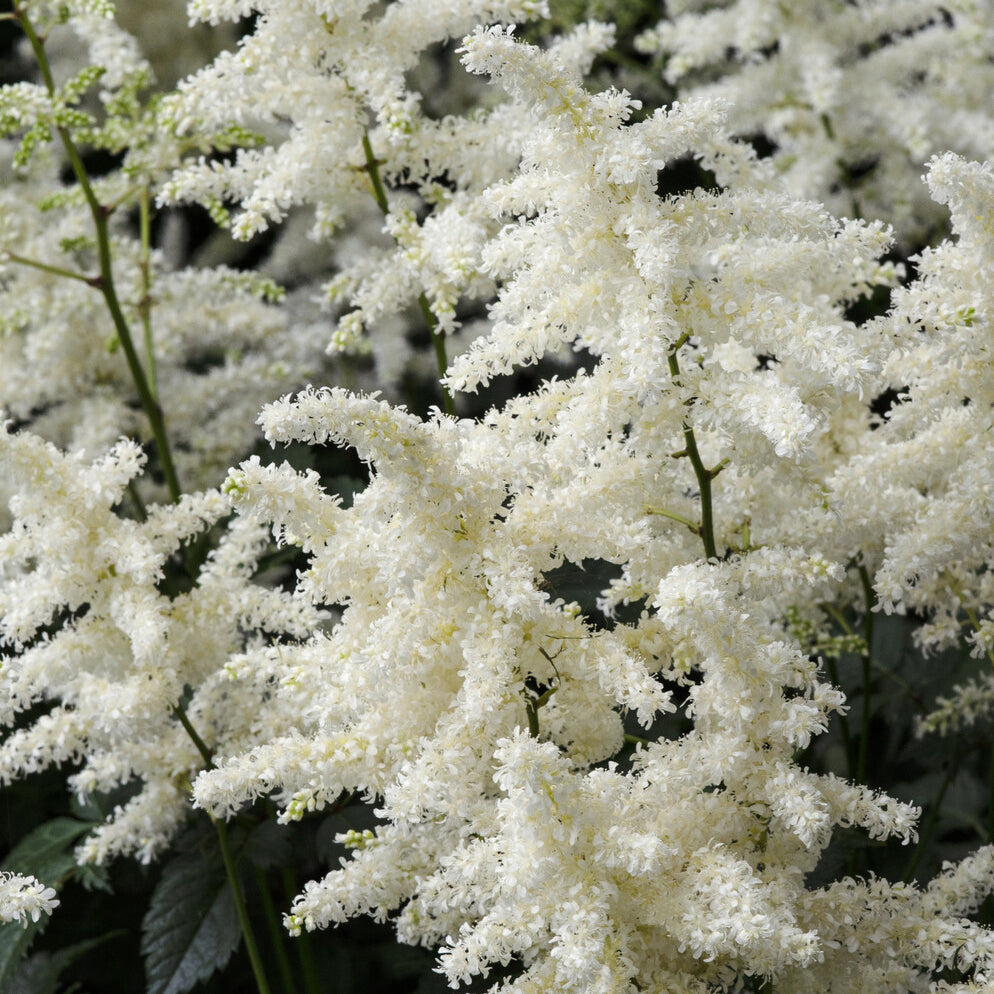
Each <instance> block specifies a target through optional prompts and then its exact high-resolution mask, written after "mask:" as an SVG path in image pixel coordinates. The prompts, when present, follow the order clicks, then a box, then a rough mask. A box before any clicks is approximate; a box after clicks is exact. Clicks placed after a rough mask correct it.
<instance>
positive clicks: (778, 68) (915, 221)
mask: <svg viewBox="0 0 994 994" xmlns="http://www.w3.org/2000/svg"><path fill="white" fill-rule="evenodd" d="M666 6H667V12H668V14H669V17H668V18H667V19H665V20H662V21H660V22H659V24H658V25H657V26H656V27H655V28H654V29H653V30H651V31H647V32H646V33H645V34H643V35H642V36H641V37H640V38H639V45H640V47H641V48H642V50H643V51H647V52H658V53H660V55H661V57H662V64H663V73H664V76H665V78H666V79H667V80H668V81H669V82H670V83H672V84H676V85H677V86H678V89H679V91H680V92H681V93H685V94H689V93H693V94H700V95H706V96H708V97H711V98H715V99H720V100H723V101H726V102H727V103H728V105H729V107H730V110H729V127H730V129H731V130H732V131H733V133H735V134H736V135H740V136H742V137H744V138H748V139H757V138H761V139H763V140H764V141H765V142H766V143H768V144H769V145H770V146H772V148H771V151H770V154H771V158H772V163H773V166H774V167H775V168H776V170H777V171H778V172H779V173H780V174H781V176H782V180H783V183H784V185H785V187H786V188H787V189H788V190H790V192H791V193H793V194H794V195H795V196H798V197H803V198H805V199H808V198H810V199H814V200H818V201H821V202H823V203H825V204H826V205H827V206H828V207H829V208H830V209H831V210H832V211H833V212H835V213H837V214H840V215H847V216H852V217H860V216H862V217H874V218H885V219H886V220H887V221H888V222H889V223H890V224H892V225H893V226H894V228H895V229H896V231H897V232H898V234H899V236H900V237H901V239H902V240H903V241H905V242H906V243H909V244H912V245H913V244H915V241H916V239H919V238H921V237H922V235H925V236H926V237H928V234H929V232H930V229H934V228H935V227H936V226H938V225H941V224H942V222H943V215H942V212H941V211H940V210H939V209H938V208H937V207H936V206H935V205H934V204H933V203H932V202H931V201H930V200H929V198H928V196H927V194H926V192H925V190H924V189H923V188H922V186H921V184H920V183H919V182H918V177H919V174H920V173H921V166H922V164H923V163H925V162H926V161H927V160H928V159H929V157H930V156H932V155H935V154H936V153H939V152H944V151H950V150H951V151H955V152H958V153H960V154H962V155H967V156H970V157H975V158H979V159H984V158H987V157H989V156H990V155H991V154H992V153H994V118H992V116H991V113H990V95H991V92H992V90H994V60H992V54H994V19H992V11H991V8H990V5H989V4H985V3H975V2H963V3H952V4H949V3H940V2H932V0H924V2H923V0H897V2H894V0H861V2H859V3H834V2H832V0H805V2H803V3H780V2H777V0H705V2H685V0H680V2H672V0H671V2H668V3H667V5H666Z"/></svg>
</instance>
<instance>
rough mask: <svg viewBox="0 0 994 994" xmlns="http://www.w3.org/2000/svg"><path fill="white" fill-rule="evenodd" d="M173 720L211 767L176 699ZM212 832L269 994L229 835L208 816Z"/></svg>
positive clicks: (261, 984)
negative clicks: (214, 833) (178, 724)
mask: <svg viewBox="0 0 994 994" xmlns="http://www.w3.org/2000/svg"><path fill="white" fill-rule="evenodd" d="M173 714H174V715H175V717H176V720H177V721H179V723H180V724H181V725H182V726H183V730H184V731H185V732H186V734H187V735H188V736H189V737H190V740H191V741H192V742H193V744H194V745H195V746H196V747H197V752H199V753H200V757H201V759H203V761H204V766H205V768H206V769H208V770H213V769H215V768H216V767H215V766H214V757H213V756H212V755H211V751H210V749H209V748H208V746H207V743H206V742H204V740H203V739H202V738H201V736H200V734H199V732H197V730H196V729H195V728H194V727H193V723H192V722H191V721H190V718H189V715H187V713H186V709H185V708H184V707H183V704H182V702H177V703H176V706H175V707H174V708H173ZM209 817H210V820H211V824H212V825H213V826H214V831H215V832H216V833H217V841H218V845H220V847H221V858H222V859H223V860H224V871H225V873H226V875H227V877H228V886H229V887H230V888H231V896H232V899H233V900H234V902H235V911H236V913H237V915H238V922H239V924H240V925H241V929H242V938H243V939H244V940H245V949H246V951H247V952H248V956H249V962H250V963H251V965H252V973H253V975H254V976H255V985H256V987H257V988H258V991H259V994H270V990H269V981H268V980H267V979H266V970H265V967H264V966H263V963H262V956H261V955H260V953H259V944H258V943H257V942H256V940H255V932H254V931H253V930H252V922H251V920H250V919H249V915H248V907H247V905H246V904H245V894H244V892H243V890H242V882H241V879H240V878H239V876H238V867H237V866H236V865H235V856H234V853H233V852H232V849H231V840H230V839H229V838H228V826H227V824H226V823H225V821H224V819H223V818H215V817H214V816H213V815H209Z"/></svg>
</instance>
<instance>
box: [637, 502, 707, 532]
mask: <svg viewBox="0 0 994 994" xmlns="http://www.w3.org/2000/svg"><path fill="white" fill-rule="evenodd" d="M643 510H644V511H645V513H646V514H654V515H657V516H658V517H660V518H669V519H670V521H676V522H678V523H679V524H681V525H686V527H687V528H689V529H690V530H691V531H692V532H693V533H694V534H695V535H698V536H699V535H700V533H701V530H700V528H698V526H697V525H696V524H694V522H693V521H691V520H690V518H685V517H684V516H683V515H682V514H676V513H675V512H674V511H667V510H666V508H665V507H648V506H647V507H645V508H643Z"/></svg>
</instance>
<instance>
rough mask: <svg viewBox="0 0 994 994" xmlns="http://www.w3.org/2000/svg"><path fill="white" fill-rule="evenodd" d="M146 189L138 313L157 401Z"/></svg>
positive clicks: (151, 387) (140, 216)
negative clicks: (140, 291) (140, 293)
mask: <svg viewBox="0 0 994 994" xmlns="http://www.w3.org/2000/svg"><path fill="white" fill-rule="evenodd" d="M151 213H152V212H151V209H150V204H149V193H148V187H147V186H143V187H142V188H141V191H140V192H139V194H138V223H139V227H140V230H141V257H140V259H139V263H138V268H139V269H140V270H141V278H142V296H141V301H140V303H139V304H138V311H139V313H140V314H141V319H142V333H143V337H144V339H145V368H146V370H148V388H149V390H150V391H151V393H152V396H153V397H154V398H155V399H156V400H157V401H158V399H159V388H158V384H157V382H156V373H155V348H154V342H153V340H152V270H151V264H150V258H151V251H152V219H151Z"/></svg>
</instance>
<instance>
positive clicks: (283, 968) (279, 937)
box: [255, 867, 297, 994]
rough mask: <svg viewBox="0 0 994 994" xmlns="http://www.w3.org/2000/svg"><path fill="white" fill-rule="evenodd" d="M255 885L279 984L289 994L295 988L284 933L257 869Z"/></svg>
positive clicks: (262, 875) (264, 875)
mask: <svg viewBox="0 0 994 994" xmlns="http://www.w3.org/2000/svg"><path fill="white" fill-rule="evenodd" d="M255 883H256V887H257V888H258V890H259V897H260V899H261V900H262V910H263V913H264V914H265V917H266V927H267V929H268V931H269V941H270V943H271V945H272V947H273V952H274V953H275V954H276V965H277V968H278V969H279V972H280V982H281V983H282V984H283V990H284V991H286V992H287V994H290V991H293V990H294V989H295V988H296V986H297V985H296V984H295V983H294V979H293V970H292V969H291V968H290V957H289V956H288V955H287V951H286V932H284V930H283V929H282V928H281V927H280V922H279V918H278V917H277V915H276V905H275V904H274V903H273V898H272V895H271V894H270V893H269V885H268V884H267V882H266V874H265V873H263V871H262V870H260V869H259V868H258V867H256V871H255Z"/></svg>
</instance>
